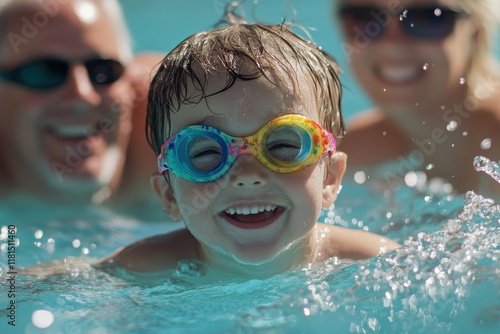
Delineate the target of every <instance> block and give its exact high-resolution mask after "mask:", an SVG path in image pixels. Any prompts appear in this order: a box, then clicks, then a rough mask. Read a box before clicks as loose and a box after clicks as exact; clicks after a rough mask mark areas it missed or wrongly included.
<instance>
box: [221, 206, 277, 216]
mask: <svg viewBox="0 0 500 334" xmlns="http://www.w3.org/2000/svg"><path fill="white" fill-rule="evenodd" d="M274 209H276V205H266V206H264V205H259V206H252V207H236V208H229V209H227V210H226V213H227V214H230V215H234V214H235V213H236V214H239V215H250V214H256V213H259V212H264V211H273V210H274Z"/></svg>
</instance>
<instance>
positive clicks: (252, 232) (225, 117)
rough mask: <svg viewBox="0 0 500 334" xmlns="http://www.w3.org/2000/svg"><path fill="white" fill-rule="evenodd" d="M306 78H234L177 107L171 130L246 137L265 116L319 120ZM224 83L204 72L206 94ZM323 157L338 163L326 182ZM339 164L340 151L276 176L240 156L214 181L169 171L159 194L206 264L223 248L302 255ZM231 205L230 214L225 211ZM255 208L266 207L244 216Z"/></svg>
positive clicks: (260, 255) (254, 260)
mask: <svg viewBox="0 0 500 334" xmlns="http://www.w3.org/2000/svg"><path fill="white" fill-rule="evenodd" d="M299 76H300V74H299ZM222 78H224V77H223V76H222ZM305 82H306V81H305V80H302V81H301V83H300V84H299V85H298V87H297V89H295V90H294V89H292V88H291V87H292V85H288V84H280V85H278V86H274V85H273V84H271V83H270V82H269V81H268V80H267V79H265V78H260V79H257V80H251V81H245V82H244V81H240V80H238V81H236V82H235V84H234V85H233V86H232V87H231V88H230V89H229V90H227V91H224V92H222V93H218V94H216V95H214V96H211V97H209V98H207V99H206V103H205V101H201V102H200V103H199V104H197V105H182V106H181V108H180V109H179V111H178V112H175V113H172V114H171V126H172V134H173V133H175V132H177V131H179V130H181V129H183V128H184V127H186V126H189V125H194V124H203V125H209V126H212V127H216V128H218V129H220V130H222V131H223V132H225V133H227V134H229V135H232V136H238V137H239V136H248V135H250V134H253V133H255V132H257V131H258V130H259V129H260V128H262V127H263V126H264V125H265V124H267V123H268V122H269V121H270V120H272V119H274V118H276V117H278V116H282V115H286V114H292V113H293V114H300V115H303V116H305V117H307V118H309V119H311V120H313V121H315V122H317V123H320V122H319V118H318V106H317V105H316V101H315V98H314V96H315V92H314V91H312V90H311V89H310V85H308V84H304V83H305ZM224 84H225V81H222V80H221V79H220V77H217V76H210V77H209V87H208V92H207V93H208V94H210V92H214V91H217V90H219V89H220V88H222V87H223V86H222V85H224ZM288 86H290V88H288ZM339 156H340V158H339ZM328 159H332V160H334V161H335V159H338V160H339V161H341V163H338V162H334V163H333V165H332V168H331V169H330V172H329V173H328V175H327V177H326V180H327V181H324V180H325V175H326V174H325V173H326V167H327V160H328ZM344 162H345V159H344V156H343V155H342V154H336V155H334V156H333V157H328V156H325V157H323V158H320V159H319V160H318V161H317V162H315V163H314V164H313V165H311V166H309V167H306V168H304V169H302V170H299V171H297V172H292V173H286V174H282V173H278V172H274V171H272V170H270V169H269V168H267V167H265V166H264V165H263V164H261V163H260V162H259V161H258V160H257V159H256V158H254V157H252V156H249V155H247V154H244V155H242V156H240V157H239V158H238V159H237V160H236V163H235V164H234V165H233V166H232V167H231V169H230V170H229V171H228V172H227V173H226V174H225V175H224V176H222V177H221V178H219V179H217V180H215V181H213V182H208V183H195V182H190V181H187V180H184V179H182V178H179V177H178V176H176V175H175V174H173V173H169V177H170V183H171V188H170V187H168V186H166V181H165V180H163V179H162V177H160V176H158V179H157V180H161V181H160V182H162V183H163V185H162V186H161V187H163V188H164V189H163V190H159V189H157V192H158V193H160V197H162V199H163V202H164V204H165V207H166V208H167V210H168V211H170V213H171V214H172V213H173V214H174V215H175V213H176V212H177V209H176V208H175V206H177V207H178V210H179V211H180V214H181V215H182V219H183V220H184V222H185V224H186V226H187V228H188V229H189V230H190V231H191V233H192V234H193V235H194V236H195V237H196V239H198V240H199V241H200V244H201V249H202V252H203V255H202V256H203V257H204V258H205V260H206V261H207V262H209V263H210V262H211V261H212V262H214V260H213V259H210V257H211V255H210V254H214V255H215V257H218V258H220V257H221V253H222V254H225V255H228V256H229V257H228V258H231V257H232V258H233V259H236V260H237V261H238V262H240V263H248V264H259V263H263V262H266V261H268V260H270V259H273V258H275V257H277V256H278V255H280V254H282V253H283V251H284V250H288V251H289V252H287V253H292V254H293V253H296V251H297V250H300V251H302V254H305V252H307V251H308V250H309V249H310V246H311V245H310V243H309V241H310V240H309V239H310V235H311V233H310V232H311V230H312V229H313V227H314V225H315V223H316V221H317V218H318V216H319V214H320V211H321V207H322V205H325V206H329V205H331V202H333V199H334V197H335V194H336V192H337V188H338V183H339V182H340V178H341V175H342V172H343V167H344ZM339 166H340V167H339ZM153 184H155V182H153ZM325 187H326V190H324V188H325ZM157 188H159V187H158V186H157ZM324 195H326V196H325V197H326V200H324V199H323V197H324ZM259 209H260V210H259ZM234 210H235V211H237V212H236V214H235V215H234V214H233V215H229V214H228V212H231V213H232V212H234ZM254 210H255V211H263V210H264V211H263V212H260V213H257V214H244V213H248V212H251V211H254ZM238 212H243V213H242V214H238ZM214 252H215V253H214ZM299 254H300V253H299ZM298 256H299V257H300V255H298ZM303 260H304V257H301V258H299V259H296V261H299V262H302V261H303ZM290 264H291V265H293V263H290Z"/></svg>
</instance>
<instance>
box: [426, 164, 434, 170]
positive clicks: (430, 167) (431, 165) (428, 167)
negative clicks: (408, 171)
mask: <svg viewBox="0 0 500 334" xmlns="http://www.w3.org/2000/svg"><path fill="white" fill-rule="evenodd" d="M425 169H427V170H432V169H434V165H433V164H428V165H427V166H425Z"/></svg>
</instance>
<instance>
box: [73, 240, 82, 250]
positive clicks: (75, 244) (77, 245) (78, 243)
mask: <svg viewBox="0 0 500 334" xmlns="http://www.w3.org/2000/svg"><path fill="white" fill-rule="evenodd" d="M71 244H72V245H73V247H75V248H78V247H80V245H81V244H82V243H81V242H80V240H78V239H75V240H73V242H72V243H71Z"/></svg>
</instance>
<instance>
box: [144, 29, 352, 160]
mask: <svg viewBox="0 0 500 334" xmlns="http://www.w3.org/2000/svg"><path fill="white" fill-rule="evenodd" d="M297 67H298V68H300V72H299V73H297V71H296V68H297ZM338 72H339V68H338V65H337V63H336V62H335V60H334V59H333V58H332V57H331V56H330V55H328V54H327V53H325V52H324V51H322V50H321V49H320V48H318V47H316V46H315V45H314V44H313V43H312V42H310V41H308V40H306V39H304V38H302V37H300V36H298V35H296V34H295V33H294V32H292V30H291V29H290V28H289V27H287V26H285V25H283V24H282V25H262V24H246V23H241V22H239V23H231V22H229V26H226V27H223V28H218V29H214V30H210V31H208V32H201V33H197V34H195V35H192V36H190V37H189V38H187V39H186V40H184V41H183V42H181V43H180V44H179V45H178V46H177V47H175V49H173V50H172V51H171V52H170V53H169V54H168V55H167V56H166V57H165V58H164V60H163V62H162V63H161V66H160V68H159V70H158V72H157V73H156V75H155V77H154V78H153V81H152V83H151V86H150V90H149V97H148V115H147V129H146V131H147V135H148V142H149V144H150V146H151V147H152V148H153V150H154V151H155V152H156V154H160V149H161V145H162V144H163V143H164V142H165V141H166V140H167V139H168V137H169V136H170V135H171V134H170V130H171V129H170V116H171V113H174V112H177V111H178V110H179V108H180V106H181V105H182V104H198V103H202V102H203V100H204V99H206V98H207V97H209V96H213V95H216V94H218V93H220V92H222V91H225V90H227V89H229V88H230V87H231V86H232V85H233V84H234V82H235V81H236V80H254V79H257V78H260V77H264V78H266V79H267V80H269V81H270V82H272V83H273V84H275V85H279V84H283V81H286V80H288V81H287V83H290V81H291V83H292V85H294V87H295V88H297V83H299V82H304V81H305V80H304V78H301V77H299V76H300V75H301V74H302V73H305V74H306V76H308V78H305V79H306V81H305V82H308V83H309V82H311V83H312V85H314V88H313V89H312V91H313V92H316V99H317V102H318V109H319V110H318V113H319V117H320V122H321V124H322V125H323V126H324V127H325V128H327V129H328V130H329V131H330V132H331V133H332V134H333V135H334V136H335V137H336V138H337V139H340V138H342V137H343V134H344V124H343V120H342V114H341V107H340V100H341V96H342V89H341V85H340V82H339V79H338ZM221 74H222V75H224V76H225V78H226V83H225V86H224V87H223V88H222V89H220V90H219V91H217V92H210V93H208V92H207V86H208V82H207V81H208V80H209V79H208V76H209V75H221ZM188 87H189V88H188ZM188 90H189V91H188ZM193 90H194V91H193ZM205 102H206V101H205Z"/></svg>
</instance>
